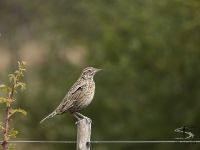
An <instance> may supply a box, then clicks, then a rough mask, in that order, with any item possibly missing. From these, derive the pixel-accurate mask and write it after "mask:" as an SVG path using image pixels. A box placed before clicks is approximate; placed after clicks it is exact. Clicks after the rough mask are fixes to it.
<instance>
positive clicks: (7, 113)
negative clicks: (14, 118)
mask: <svg viewBox="0 0 200 150" xmlns="http://www.w3.org/2000/svg"><path fill="white" fill-rule="evenodd" d="M13 96H14V84H13V85H12V89H11V92H10V93H9V99H11V100H12V99H13ZM11 103H12V102H11ZM11 103H10V104H7V107H6V111H5V116H4V118H5V119H4V133H3V142H2V147H3V150H7V149H8V139H9V137H8V133H9V122H10V111H11Z"/></svg>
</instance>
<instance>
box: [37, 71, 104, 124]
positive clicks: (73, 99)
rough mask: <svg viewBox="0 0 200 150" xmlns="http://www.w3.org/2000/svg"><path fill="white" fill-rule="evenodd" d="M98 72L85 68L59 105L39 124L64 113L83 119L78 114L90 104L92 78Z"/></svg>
mask: <svg viewBox="0 0 200 150" xmlns="http://www.w3.org/2000/svg"><path fill="white" fill-rule="evenodd" d="M100 70H101V69H96V68H93V67H87V68H85V69H84V70H83V72H82V74H81V76H80V77H79V79H78V80H77V81H76V82H75V83H74V85H73V86H72V87H71V89H70V90H69V92H68V93H67V94H66V95H65V97H64V98H63V100H62V102H61V103H60V105H59V106H58V107H57V108H56V109H55V110H54V111H53V112H52V113H51V114H49V115H48V116H47V117H45V118H44V119H42V120H41V121H40V123H42V122H43V121H44V120H46V119H47V118H52V117H54V116H55V115H60V114H63V113H65V112H70V113H72V114H73V115H74V116H75V117H76V118H77V119H80V117H85V116H83V115H82V114H80V113H78V112H79V111H80V110H81V109H83V108H85V107H87V106H88V105H89V104H90V103H91V101H92V99H93V97H94V93H95V82H94V80H93V77H94V75H95V74H96V72H98V71H100Z"/></svg>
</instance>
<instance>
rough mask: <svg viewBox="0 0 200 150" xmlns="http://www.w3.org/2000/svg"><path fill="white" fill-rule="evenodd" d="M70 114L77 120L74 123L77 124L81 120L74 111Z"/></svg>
mask: <svg viewBox="0 0 200 150" xmlns="http://www.w3.org/2000/svg"><path fill="white" fill-rule="evenodd" d="M72 115H73V116H74V117H75V118H76V119H77V121H76V122H75V124H77V123H78V122H79V121H80V120H81V119H80V117H78V115H77V114H76V113H73V114H72Z"/></svg>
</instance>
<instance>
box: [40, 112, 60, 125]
mask: <svg viewBox="0 0 200 150" xmlns="http://www.w3.org/2000/svg"><path fill="white" fill-rule="evenodd" d="M55 115H57V113H56V111H53V112H52V113H50V114H49V115H48V116H47V117H45V118H44V119H42V120H41V121H40V123H42V122H44V121H45V120H46V119H48V118H52V117H54V116H55Z"/></svg>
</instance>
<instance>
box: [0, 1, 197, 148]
mask: <svg viewBox="0 0 200 150" xmlns="http://www.w3.org/2000/svg"><path fill="white" fill-rule="evenodd" d="M0 21H1V24H0V30H1V31H0V32H1V33H2V37H1V38H0V42H1V44H2V45H4V46H6V47H8V48H9V50H10V53H11V54H12V57H13V59H12V60H13V61H14V60H16V59H18V57H20V55H19V53H20V48H21V46H22V45H23V44H25V43H26V42H29V41H32V40H33V41H36V42H38V43H42V44H44V45H45V46H46V49H47V51H48V52H47V54H46V55H45V56H43V58H42V63H40V64H39V65H37V67H36V68H31V67H30V68H29V69H28V70H31V71H29V72H27V74H28V75H27V81H28V85H29V88H28V90H27V93H26V95H22V96H21V98H22V101H20V102H18V106H20V107H21V106H22V107H23V108H26V109H27V110H29V112H30V114H29V115H30V116H29V117H27V118H26V119H24V120H22V118H21V120H19V122H18V123H16V126H20V128H21V127H22V126H23V131H22V133H23V135H20V136H21V138H20V139H25V140H29V139H30V140H75V139H76V128H75V125H74V122H75V121H74V120H72V117H71V116H70V115H67V114H66V115H62V116H58V117H56V118H53V119H51V120H48V123H45V124H42V125H39V120H41V118H43V117H44V116H45V115H47V114H48V113H49V112H51V111H52V110H53V109H54V108H55V107H56V106H57V105H58V104H59V103H60V101H61V100H62V98H63V96H64V95H65V93H66V92H67V91H68V89H69V88H70V86H71V85H72V84H73V83H74V82H75V81H76V79H77V78H78V76H79V74H80V72H81V69H82V68H84V67H85V66H96V67H99V68H102V69H103V71H102V72H101V73H99V74H98V75H97V76H96V77H95V81H96V86H97V89H96V95H95V98H94V101H93V103H92V104H91V105H90V106H89V107H88V108H87V109H86V110H85V111H83V113H84V114H86V115H87V116H88V117H90V118H91V119H92V120H93V132H92V139H93V140H173V139H174V138H176V137H177V136H180V135H178V134H176V133H174V129H176V128H178V127H180V126H183V125H194V126H197V128H196V129H194V134H195V139H199V137H200V135H198V133H200V132H199V129H198V124H199V123H200V121H199V120H200V118H199V115H198V114H199V111H200V110H199V107H200V102H199V101H198V100H199V99H200V94H199V93H200V86H199V85H200V79H199V76H200V67H199V64H200V50H199V49H200V45H199V39H200V1H198V0H190V1H188V0H160V1H152V0H143V1H141V0H134V1H132V0H101V1H98V0H93V1H90V0H78V1H73V0H59V1H54V0H51V1H48V2H46V1H40V0H35V1H26V0H20V1H12V0H1V1H0ZM76 45H77V46H82V47H84V48H85V50H86V51H87V55H86V58H85V61H84V62H83V63H80V64H79V65H78V66H77V65H73V64H71V63H70V62H69V61H66V59H65V58H63V57H62V56H63V55H62V51H63V49H64V47H70V46H72V47H73V46H76ZM14 48H15V50H14ZM16 49H17V50H16ZM64 51H68V49H64ZM74 51H75V50H74ZM27 61H28V60H27ZM11 65H12V64H11ZM11 67H12V66H11ZM25 99H26V101H25ZM27 99H28V101H27ZM22 122H23V123H22ZM36 131H37V132H36ZM147 146H148V147H147ZM17 147H18V148H19V149H20V148H21V149H22V148H23V149H25V148H29V149H35V148H37V149H52V150H53V149H66V148H68V149H74V147H75V145H46V144H44V145H40V144H38V145H37V144H34V145H31V147H30V145H22V146H20V145H18V146H17ZM92 148H93V149H97V150H98V149H101V150H107V149H134V148H135V149H137V148H140V149H147V148H148V149H163V150H165V149H177V148H180V149H191V150H195V149H197V148H198V145H197V144H196V145H174V144H155V145H134V144H130V145H129V144H124V145H121V144H119V145H117V144H116V145H105V144H102V145H92Z"/></svg>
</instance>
